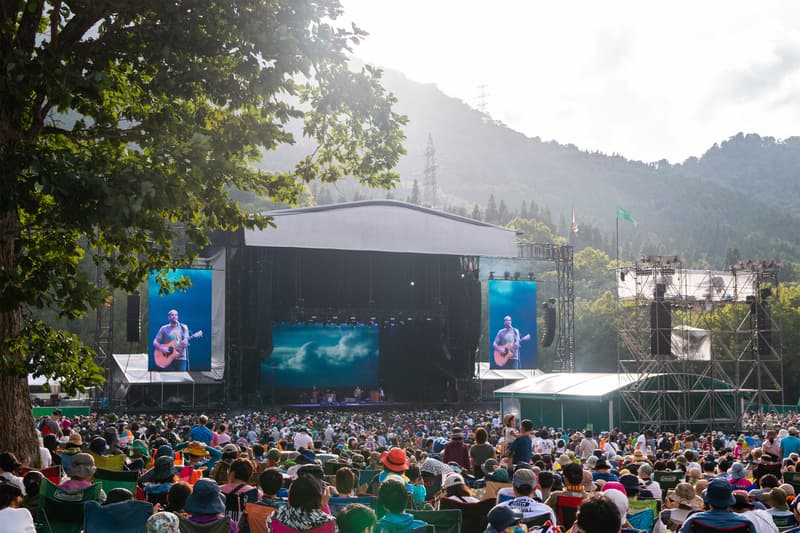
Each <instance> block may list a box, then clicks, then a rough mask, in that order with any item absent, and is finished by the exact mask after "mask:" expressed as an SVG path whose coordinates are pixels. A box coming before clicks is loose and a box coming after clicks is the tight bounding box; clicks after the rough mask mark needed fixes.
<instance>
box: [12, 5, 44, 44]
mask: <svg viewBox="0 0 800 533" xmlns="http://www.w3.org/2000/svg"><path fill="white" fill-rule="evenodd" d="M43 11H44V1H43V0H28V1H27V2H26V3H25V7H23V8H22V20H20V22H19V27H18V28H17V36H16V41H17V46H18V47H19V49H20V50H26V51H32V50H33V47H34V45H35V44H36V32H37V31H38V29H39V22H41V20H42V12H43Z"/></svg>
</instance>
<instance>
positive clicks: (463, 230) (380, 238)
mask: <svg viewBox="0 0 800 533" xmlns="http://www.w3.org/2000/svg"><path fill="white" fill-rule="evenodd" d="M264 214H265V215H269V216H271V217H273V218H274V222H275V224H276V225H277V227H276V228H267V229H264V230H245V232H244V240H245V245H247V246H268V247H274V248H313V249H327V250H351V251H373V252H395V253H411V254H434V255H462V256H484V257H517V255H518V253H517V239H516V232H515V231H514V230H510V229H508V228H501V227H499V226H494V225H492V224H487V223H485V222H481V221H479V220H473V219H471V218H466V217H462V216H458V215H454V214H451V213H445V212H443V211H437V210H434V209H429V208H426V207H420V206H418V205H414V204H409V203H405V202H398V201H395V200H368V201H362V202H349V203H344V204H332V205H323V206H318V207H305V208H300V209H287V210H281V211H269V212H266V213H264Z"/></svg>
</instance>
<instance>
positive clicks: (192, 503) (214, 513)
mask: <svg viewBox="0 0 800 533" xmlns="http://www.w3.org/2000/svg"><path fill="white" fill-rule="evenodd" d="M183 510H184V512H185V513H187V514H188V515H189V521H190V522H194V523H195V524H200V525H206V524H212V523H216V522H219V521H221V520H226V521H228V522H230V524H231V531H232V533H238V531H239V529H238V527H237V525H236V523H234V522H232V521H231V519H230V518H228V517H226V516H225V497H224V496H223V495H222V493H221V492H220V490H219V485H217V482H216V481H214V480H213V479H209V478H202V479H198V480H197V483H195V484H194V488H193V489H192V493H191V494H190V495H189V497H188V498H186V504H185V505H184V506H183Z"/></svg>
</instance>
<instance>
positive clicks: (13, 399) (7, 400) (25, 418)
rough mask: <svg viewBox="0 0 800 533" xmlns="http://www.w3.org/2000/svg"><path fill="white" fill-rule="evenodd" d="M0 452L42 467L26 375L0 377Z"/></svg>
mask: <svg viewBox="0 0 800 533" xmlns="http://www.w3.org/2000/svg"><path fill="white" fill-rule="evenodd" d="M0 428H3V431H0V451H10V452H12V453H14V454H15V455H16V456H17V458H18V459H19V460H20V461H21V462H22V463H23V464H26V465H29V466H35V467H39V466H41V456H40V455H39V445H38V441H37V440H36V431H35V421H34V419H33V410H32V409H31V395H30V392H29V391H28V380H27V378H14V377H6V376H0Z"/></svg>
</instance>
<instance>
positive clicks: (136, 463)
mask: <svg viewBox="0 0 800 533" xmlns="http://www.w3.org/2000/svg"><path fill="white" fill-rule="evenodd" d="M128 455H129V456H130V463H129V464H128V470H135V471H136V472H141V471H142V470H144V468H145V465H146V464H147V463H148V462H149V459H150V450H148V449H147V444H145V442H144V441H143V440H140V439H135V440H134V441H133V442H131V445H130V446H129V447H128Z"/></svg>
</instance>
